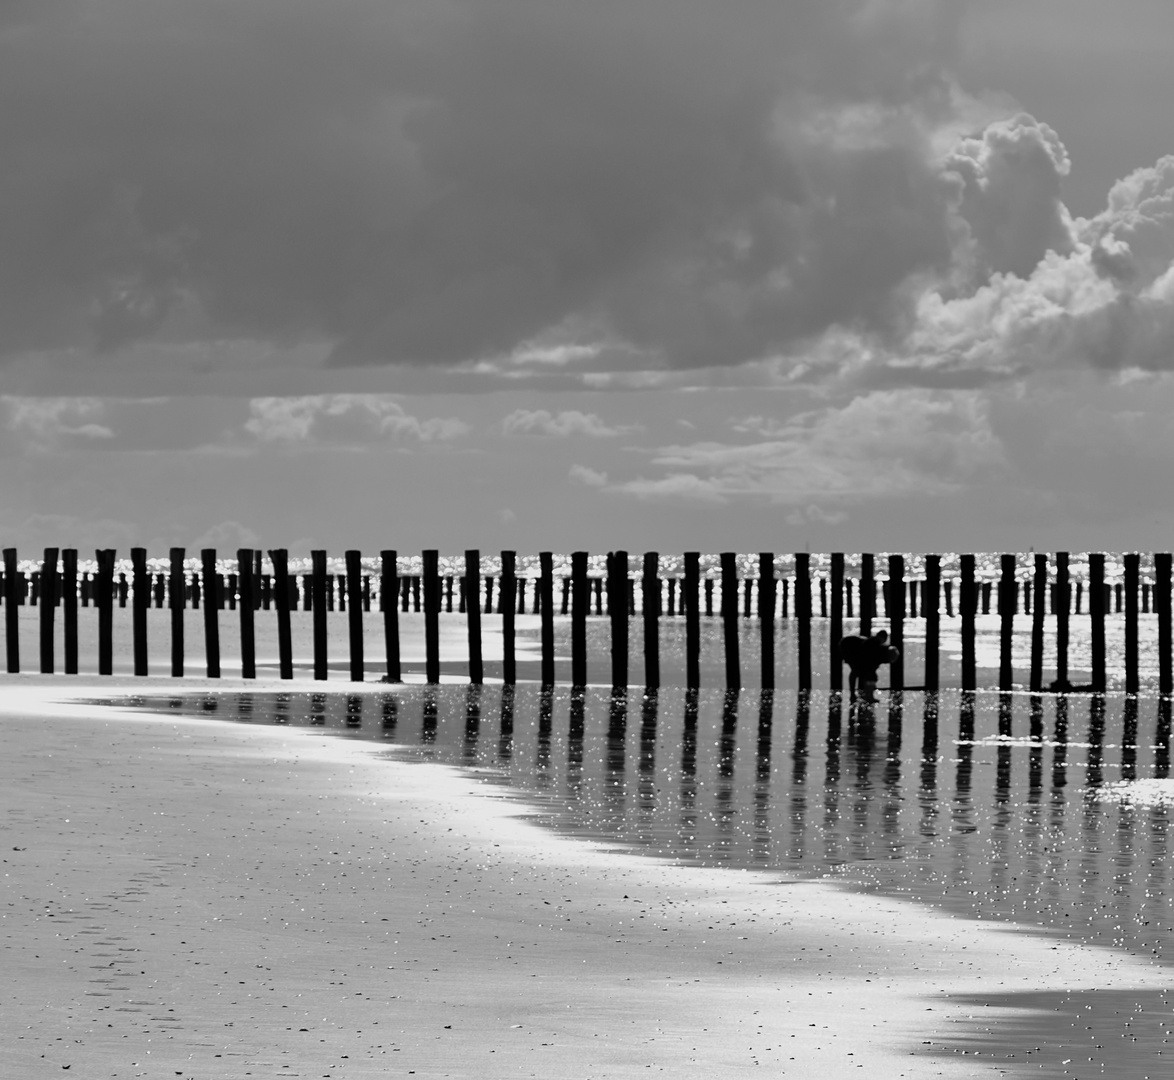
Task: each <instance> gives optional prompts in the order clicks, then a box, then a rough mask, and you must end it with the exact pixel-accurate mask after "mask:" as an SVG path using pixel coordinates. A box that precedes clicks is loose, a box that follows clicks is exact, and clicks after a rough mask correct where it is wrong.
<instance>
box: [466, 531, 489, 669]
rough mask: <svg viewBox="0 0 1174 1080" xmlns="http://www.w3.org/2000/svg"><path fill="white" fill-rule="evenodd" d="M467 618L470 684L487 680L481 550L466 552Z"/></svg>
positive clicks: (470, 549) (471, 549)
mask: <svg viewBox="0 0 1174 1080" xmlns="http://www.w3.org/2000/svg"><path fill="white" fill-rule="evenodd" d="M465 609H466V610H465V618H466V620H467V621H468V632H469V684H470V685H471V686H480V685H481V684H482V683H483V682H485V665H484V663H483V662H482V659H481V552H480V551H479V550H478V549H477V548H469V549H468V550H467V551H466V552H465Z"/></svg>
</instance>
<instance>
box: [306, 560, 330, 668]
mask: <svg viewBox="0 0 1174 1080" xmlns="http://www.w3.org/2000/svg"><path fill="white" fill-rule="evenodd" d="M310 562H311V573H312V577H313V581H312V584H311V591H312V594H313V599H312V600H311V602H310V603H311V611H312V615H313V619H314V678H315V679H317V680H318V681H322V680H324V679H325V678H326V676H327V655H326V552H325V551H311V552H310Z"/></svg>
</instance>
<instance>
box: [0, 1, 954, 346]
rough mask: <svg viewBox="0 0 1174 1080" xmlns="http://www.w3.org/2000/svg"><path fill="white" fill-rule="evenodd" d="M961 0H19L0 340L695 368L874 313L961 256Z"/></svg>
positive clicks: (9, 81)
mask: <svg viewBox="0 0 1174 1080" xmlns="http://www.w3.org/2000/svg"><path fill="white" fill-rule="evenodd" d="M958 6H959V5H957V4H955V3H952V2H950V0H771V2H768V0H726V2H724V3H722V4H714V3H712V2H711V0H624V2H619V0H614V2H613V0H590V2H585V0H477V2H463V0H392V2H375V0H331V2H329V3H327V2H310V0H232V2H228V0H72V2H71V0H60V2H53V3H38V4H31V3H20V4H9V5H6V6H0V355H2V354H9V355H11V354H15V353H20V352H26V351H31V350H38V349H46V348H54V347H61V346H67V345H82V346H85V347H91V348H92V347H94V346H97V347H98V348H99V349H106V350H109V349H114V348H117V347H119V346H122V345H124V344H126V343H127V342H131V341H135V340H142V339H149V338H151V337H158V338H164V339H168V340H209V341H211V340H217V339H223V338H226V337H257V338H262V339H266V340H270V341H276V342H282V343H287V344H292V343H297V342H300V341H307V340H324V341H327V342H330V343H332V344H333V345H334V353H333V362H334V363H336V364H363V363H387V362H394V363H418V364H423V363H434V362H460V361H464V360H468V359H472V358H477V357H483V356H486V355H492V354H494V353H500V352H504V351H509V350H511V349H513V348H515V347H516V346H517V345H518V344H519V343H520V342H523V341H526V340H529V339H532V338H533V337H534V336H536V335H538V334H541V333H543V332H544V331H547V330H549V329H550V328H551V327H556V326H558V325H559V324H561V323H563V322H565V321H567V320H576V321H577V322H579V323H584V322H585V323H586V324H587V325H594V326H598V327H599V328H600V329H601V332H605V333H608V334H614V335H618V336H619V337H620V338H622V339H625V340H627V341H629V342H631V343H633V344H634V345H636V346H637V347H639V348H641V349H646V350H649V351H650V352H652V353H654V354H657V355H663V356H664V357H665V358H666V360H667V362H668V363H670V364H677V365H694V364H730V363H736V362H738V361H741V360H745V359H747V358H751V357H755V356H759V355H762V354H764V353H767V352H770V351H772V350H775V349H778V348H783V347H787V346H790V345H794V344H795V343H797V342H800V341H802V340H803V339H804V338H805V337H806V336H808V335H816V334H819V333H820V332H821V331H823V330H824V329H826V328H827V327H828V326H830V325H833V324H840V325H850V326H859V327H862V328H866V329H870V330H879V331H881V332H882V333H883V332H885V331H888V330H891V329H893V328H894V327H896V326H899V325H900V324H901V320H902V318H903V317H904V316H905V315H906V314H907V307H908V300H909V290H908V283H909V282H910V281H911V280H913V279H915V278H916V277H917V275H920V274H925V273H930V272H940V271H944V270H945V269H946V268H947V267H948V266H949V263H950V260H951V251H952V248H951V244H952V234H951V227H952V225H951V220H950V206H951V205H952V202H953V201H955V200H956V198H957V187H956V185H952V184H950V183H947V182H944V181H943V178H942V174H941V172H940V170H939V169H937V168H936V167H934V166H933V165H931V163H930V162H931V156H932V155H931V154H930V153H929V150H928V147H927V144H926V140H927V138H928V136H929V133H930V132H931V131H932V129H933V127H934V125H935V124H937V123H939V122H942V121H944V120H946V119H948V118H949V116H950V114H951V110H952V108H953V105H952V103H951V98H950V86H949V84H948V82H947V81H946V80H945V79H944V78H943V77H942V74H941V68H940V65H941V63H942V62H943V61H944V60H945V59H947V54H948V50H949V48H950V43H951V42H952V40H953V31H954V19H955V17H956V14H957V8H958Z"/></svg>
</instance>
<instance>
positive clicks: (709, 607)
mask: <svg viewBox="0 0 1174 1080" xmlns="http://www.w3.org/2000/svg"><path fill="white" fill-rule="evenodd" d="M705 617H706V618H707V619H710V618H713V578H710V577H707V578H706V579H705Z"/></svg>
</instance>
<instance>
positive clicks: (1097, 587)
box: [1088, 552, 1161, 694]
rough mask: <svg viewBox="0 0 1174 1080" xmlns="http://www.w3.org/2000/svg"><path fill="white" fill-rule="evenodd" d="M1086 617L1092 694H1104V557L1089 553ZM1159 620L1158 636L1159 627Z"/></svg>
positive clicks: (1098, 553)
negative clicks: (1090, 655)
mask: <svg viewBox="0 0 1174 1080" xmlns="http://www.w3.org/2000/svg"><path fill="white" fill-rule="evenodd" d="M1156 558H1157V556H1155V559H1156ZM1088 617H1089V623H1090V627H1089V629H1090V638H1091V642H1090V645H1091V651H1092V688H1093V692H1094V693H1097V694H1103V693H1104V692H1105V687H1106V685H1107V683H1106V677H1105V556H1104V553H1103V552H1090V553H1089V556H1088ZM1160 622H1161V621H1160V620H1159V635H1160V632H1161V625H1160Z"/></svg>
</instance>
